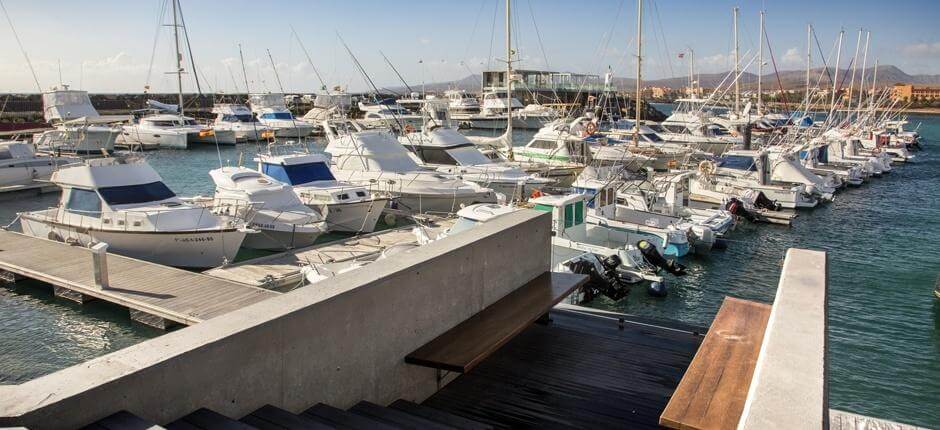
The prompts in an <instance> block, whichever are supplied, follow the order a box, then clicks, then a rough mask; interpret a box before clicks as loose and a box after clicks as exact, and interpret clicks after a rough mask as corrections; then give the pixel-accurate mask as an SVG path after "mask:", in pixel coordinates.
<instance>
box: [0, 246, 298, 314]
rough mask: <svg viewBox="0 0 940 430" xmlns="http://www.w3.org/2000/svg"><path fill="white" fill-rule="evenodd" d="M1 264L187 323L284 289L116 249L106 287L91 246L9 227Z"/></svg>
mask: <svg viewBox="0 0 940 430" xmlns="http://www.w3.org/2000/svg"><path fill="white" fill-rule="evenodd" d="M0 269H2V270H6V271H9V272H13V273H16V274H18V275H22V276H24V277H27V278H32V279H36V280H38V281H42V282H45V283H48V284H52V285H54V286H58V287H63V288H67V289H70V290H73V291H75V292H78V293H81V294H84V295H87V296H91V297H95V298H98V299H102V300H106V301H109V302H112V303H116V304H119V305H121V306H125V307H127V308H130V309H134V310H137V311H141V312H145V313H147V314H151V315H154V316H157V317H161V318H165V319H167V320H170V321H174V322H177V323H180V324H187V325H189V324H195V323H198V322H201V321H205V320H207V319H209V318H212V317H215V316H218V315H222V314H224V313H227V312H231V311H233V310H236V309H239V308H242V307H245V306H248V305H251V304H253V303H257V302H259V301H261V300H264V299H267V298H269V297H274V296H277V295H279V293H276V292H273V291H268V290H264V289H261V288H255V287H252V286H248V285H244V284H239V283H237V282H231V281H226V280H224V279H218V278H214V277H211V276H206V275H203V274H200V273H194V272H189V271H186V270H182V269H176V268H172V267H168V266H163V265H159V264H155V263H150V262H146V261H142V260H136V259H133V258H128V257H123V256H120V255H116V254H108V275H109V279H110V288H104V289H102V288H99V287H97V286H96V285H95V278H94V266H93V264H92V253H91V250H89V249H86V248H83V247H78V246H70V245H67V244H64V243H61V242H55V241H51V240H47V239H40V238H36V237H32V236H27V235H24V234H20V233H14V232H9V231H0Z"/></svg>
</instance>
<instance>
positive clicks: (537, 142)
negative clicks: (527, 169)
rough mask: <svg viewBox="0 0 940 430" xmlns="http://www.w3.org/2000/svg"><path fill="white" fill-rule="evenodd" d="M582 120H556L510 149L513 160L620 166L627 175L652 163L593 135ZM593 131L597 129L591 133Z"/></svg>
mask: <svg viewBox="0 0 940 430" xmlns="http://www.w3.org/2000/svg"><path fill="white" fill-rule="evenodd" d="M586 121H588V120H587V119H586V118H584V117H580V118H576V119H575V120H573V121H570V122H568V121H566V120H556V121H553V122H551V123H549V124H548V125H546V126H545V127H542V128H541V129H539V131H538V132H537V133H535V136H533V137H532V140H530V141H529V143H528V144H526V145H525V146H523V147H519V148H513V154H514V156H515V159H517V160H520V161H529V162H542V163H547V164H562V165H564V164H570V163H577V164H581V165H602V166H611V165H618V166H623V167H624V168H625V169H627V170H629V171H641V170H643V168H645V167H646V166H647V165H648V164H649V163H650V162H651V161H652V159H651V158H649V157H647V156H645V155H639V154H635V153H633V152H632V151H631V149H630V148H628V147H627V146H626V145H623V144H612V143H611V142H609V141H608V139H607V138H605V137H603V136H599V135H595V133H594V131H588V130H592V129H591V128H590V126H585V125H583V124H582V123H583V122H586ZM594 130H595V131H596V129H594Z"/></svg>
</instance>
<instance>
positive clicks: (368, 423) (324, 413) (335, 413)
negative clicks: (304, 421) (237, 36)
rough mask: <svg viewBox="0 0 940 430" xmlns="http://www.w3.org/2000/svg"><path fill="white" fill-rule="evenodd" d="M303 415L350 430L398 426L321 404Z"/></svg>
mask: <svg viewBox="0 0 940 430" xmlns="http://www.w3.org/2000/svg"><path fill="white" fill-rule="evenodd" d="M303 415H308V416H312V417H317V418H321V419H324V420H327V421H329V422H331V423H333V424H334V425H336V426H337V427H343V428H350V429H363V430H369V429H375V430H395V429H398V428H399V427H398V426H394V425H390V424H386V423H383V422H381V421H376V420H374V419H372V418H366V417H364V416H361V415H356V414H354V413H351V412H346V411H344V410H342V409H337V408H334V407H332V406H330V405H325V404H323V403H317V404H316V405H314V406H313V407H312V408H310V409H307V410H306V411H304V413H303Z"/></svg>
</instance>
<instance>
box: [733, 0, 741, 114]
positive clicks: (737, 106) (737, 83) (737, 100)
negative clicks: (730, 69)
mask: <svg viewBox="0 0 940 430" xmlns="http://www.w3.org/2000/svg"><path fill="white" fill-rule="evenodd" d="M731 16H732V17H733V18H734V113H735V114H740V113H741V76H740V72H741V70H740V69H741V65H740V62H739V59H738V8H737V7H734V8H732V9H731Z"/></svg>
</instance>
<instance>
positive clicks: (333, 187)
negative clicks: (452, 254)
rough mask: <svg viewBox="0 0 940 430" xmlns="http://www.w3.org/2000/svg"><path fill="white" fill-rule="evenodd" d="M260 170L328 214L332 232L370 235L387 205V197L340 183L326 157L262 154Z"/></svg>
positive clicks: (309, 204)
mask: <svg viewBox="0 0 940 430" xmlns="http://www.w3.org/2000/svg"><path fill="white" fill-rule="evenodd" d="M255 160H256V161H257V162H258V170H259V171H261V172H263V173H264V174H265V175H267V176H269V177H271V178H273V179H275V180H277V181H279V182H282V183H284V184H287V185H290V186H291V187H293V189H294V192H295V193H296V194H297V196H298V197H299V198H300V201H301V202H302V203H303V204H305V205H307V206H308V207H310V208H312V209H315V210H318V211H320V213H322V214H325V216H326V223H327V229H328V230H329V231H339V232H352V233H360V232H361V233H370V232H372V231H374V230H375V225H376V224H377V223H378V221H379V218H380V217H381V216H382V211H383V210H384V209H385V207H386V206H387V205H388V201H389V198H388V197H387V196H386V195H383V194H379V193H372V192H370V191H369V190H368V189H367V188H366V187H363V186H360V185H355V184H351V183H349V182H340V181H337V180H336V177H335V176H333V173H332V172H330V159H329V157H327V156H326V155H323V154H305V153H293V154H284V155H274V154H259V155H258V158H256V159H255Z"/></svg>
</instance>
